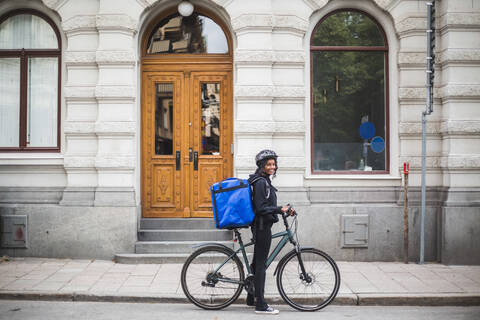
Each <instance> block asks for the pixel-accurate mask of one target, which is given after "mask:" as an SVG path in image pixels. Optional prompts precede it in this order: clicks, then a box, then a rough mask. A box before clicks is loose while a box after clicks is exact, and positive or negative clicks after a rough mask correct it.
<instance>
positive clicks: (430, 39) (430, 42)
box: [419, 0, 435, 264]
mask: <svg viewBox="0 0 480 320" xmlns="http://www.w3.org/2000/svg"><path fill="white" fill-rule="evenodd" d="M426 5H427V83H426V87H427V101H426V108H425V111H423V112H422V213H421V217H420V261H419V263H420V264H423V263H425V206H426V193H427V190H426V189H427V188H426V184H427V182H426V166H427V165H426V158H427V115H429V114H431V113H432V111H433V75H434V72H435V71H434V69H433V64H434V61H435V55H434V53H433V51H434V47H435V1H434V0H433V1H427V3H426Z"/></svg>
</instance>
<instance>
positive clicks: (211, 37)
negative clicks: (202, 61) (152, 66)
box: [147, 13, 228, 54]
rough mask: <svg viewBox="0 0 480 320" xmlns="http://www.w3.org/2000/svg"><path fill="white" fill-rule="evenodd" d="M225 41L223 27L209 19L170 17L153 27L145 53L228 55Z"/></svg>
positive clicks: (192, 16)
mask: <svg viewBox="0 0 480 320" xmlns="http://www.w3.org/2000/svg"><path fill="white" fill-rule="evenodd" d="M227 52H228V42H227V38H226V37H225V33H224V32H223V30H222V28H221V27H220V26H219V25H218V24H216V23H215V22H214V21H213V20H212V19H210V18H208V17H206V16H203V15H200V14H197V13H193V14H192V15H191V16H188V17H182V16H181V15H179V14H178V13H176V14H174V15H172V16H169V17H167V18H165V19H163V20H162V21H160V23H159V24H158V25H157V26H156V27H155V29H154V31H153V32H152V34H151V36H150V39H149V40H148V49H147V53H148V54H151V53H227Z"/></svg>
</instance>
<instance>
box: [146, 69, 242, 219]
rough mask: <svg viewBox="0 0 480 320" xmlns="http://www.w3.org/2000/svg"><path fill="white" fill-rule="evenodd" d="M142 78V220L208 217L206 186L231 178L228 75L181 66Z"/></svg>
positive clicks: (148, 73)
mask: <svg viewBox="0 0 480 320" xmlns="http://www.w3.org/2000/svg"><path fill="white" fill-rule="evenodd" d="M195 67H197V66H195ZM197 68H198V67H197ZM201 69H202V70H208V69H209V68H207V67H206V66H205V65H202V68H201ZM210 70H215V66H212V67H211V69H210ZM142 80H143V83H142V90H143V95H142V97H143V100H142V207H143V216H144V217H211V216H212V207H211V197H210V186H211V185H212V184H213V183H215V182H217V181H220V180H222V179H224V178H226V177H227V176H230V175H231V174H232V153H231V143H232V125H233V119H232V118H233V117H232V109H233V108H232V93H231V91H232V87H231V86H232V80H231V72H230V71H221V70H217V71H215V72H211V71H195V70H189V69H188V67H187V66H182V70H181V71H171V72H156V71H150V70H149V71H148V72H146V71H144V73H143V79H142Z"/></svg>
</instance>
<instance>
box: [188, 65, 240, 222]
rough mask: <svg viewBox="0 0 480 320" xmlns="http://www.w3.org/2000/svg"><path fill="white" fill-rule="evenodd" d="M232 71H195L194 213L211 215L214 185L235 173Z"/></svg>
mask: <svg viewBox="0 0 480 320" xmlns="http://www.w3.org/2000/svg"><path fill="white" fill-rule="evenodd" d="M229 84H230V73H229V72H192V75H191V81H190V87H191V90H192V91H191V92H192V93H191V97H192V100H191V105H192V108H193V110H192V111H193V112H192V113H191V116H192V117H193V119H192V122H193V141H192V142H193V150H194V152H196V153H197V158H198V162H197V163H196V164H195V156H194V166H193V176H192V180H193V184H192V188H193V190H192V194H193V198H192V201H191V208H192V210H193V211H192V216H195V217H211V216H212V206H211V199H210V190H209V188H210V186H211V185H212V184H213V183H215V182H217V181H220V180H222V179H224V178H225V177H226V175H230V174H231V162H232V160H231V158H232V156H231V147H230V146H231V136H230V134H229V129H230V130H231V128H232V124H231V123H232V119H231V118H232V115H231V109H232V108H231V105H230V100H231V99H230V96H229V95H230V94H231V92H230V90H228V88H229Z"/></svg>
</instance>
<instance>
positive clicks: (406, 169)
mask: <svg viewBox="0 0 480 320" xmlns="http://www.w3.org/2000/svg"><path fill="white" fill-rule="evenodd" d="M409 169H410V165H409V164H408V163H404V164H403V176H404V183H405V185H404V191H403V192H404V194H403V206H404V207H403V262H404V263H408V172H409Z"/></svg>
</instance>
